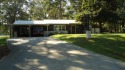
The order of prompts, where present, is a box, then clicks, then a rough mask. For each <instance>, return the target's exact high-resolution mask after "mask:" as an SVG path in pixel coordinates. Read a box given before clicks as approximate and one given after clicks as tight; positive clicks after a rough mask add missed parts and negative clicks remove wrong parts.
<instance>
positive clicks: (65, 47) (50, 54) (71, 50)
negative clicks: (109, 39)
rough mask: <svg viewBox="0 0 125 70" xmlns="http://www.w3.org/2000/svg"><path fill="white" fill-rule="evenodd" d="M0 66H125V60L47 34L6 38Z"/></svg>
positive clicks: (62, 69)
mask: <svg viewBox="0 0 125 70" xmlns="http://www.w3.org/2000/svg"><path fill="white" fill-rule="evenodd" d="M8 44H9V47H11V50H12V51H11V53H10V54H9V55H8V56H7V57H6V58H5V59H4V60H2V61H1V62H0V70H125V63H124V62H121V61H118V60H115V59H112V58H109V57H105V56H102V55H99V54H95V53H92V52H90V51H87V50H85V49H83V48H80V47H78V46H75V45H72V44H69V43H66V42H64V41H60V40H56V39H53V38H49V37H44V38H42V37H37V38H35V37H34V38H12V39H8Z"/></svg>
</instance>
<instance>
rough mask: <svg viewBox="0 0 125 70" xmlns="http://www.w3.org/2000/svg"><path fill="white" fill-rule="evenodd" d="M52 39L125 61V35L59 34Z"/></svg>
mask: <svg viewBox="0 0 125 70" xmlns="http://www.w3.org/2000/svg"><path fill="white" fill-rule="evenodd" d="M52 37H54V38H57V39H61V40H64V41H67V42H69V43H72V44H75V45H78V46H80V47H82V48H85V49H87V50H90V51H93V52H96V53H99V54H103V55H106V56H109V57H112V58H115V59H118V60H122V61H125V34H92V38H91V39H87V38H86V37H85V34H60V35H53V36H52Z"/></svg>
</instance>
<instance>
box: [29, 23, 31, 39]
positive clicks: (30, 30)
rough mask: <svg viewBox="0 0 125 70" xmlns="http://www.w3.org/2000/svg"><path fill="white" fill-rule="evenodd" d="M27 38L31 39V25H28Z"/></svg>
mask: <svg viewBox="0 0 125 70" xmlns="http://www.w3.org/2000/svg"><path fill="white" fill-rule="evenodd" d="M29 37H31V25H29Z"/></svg>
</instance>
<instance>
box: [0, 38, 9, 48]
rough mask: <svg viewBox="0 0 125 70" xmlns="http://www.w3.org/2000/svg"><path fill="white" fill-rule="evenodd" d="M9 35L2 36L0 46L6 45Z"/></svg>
mask: <svg viewBox="0 0 125 70" xmlns="http://www.w3.org/2000/svg"><path fill="white" fill-rule="evenodd" d="M8 38H9V36H0V46H6V40H7V39H8Z"/></svg>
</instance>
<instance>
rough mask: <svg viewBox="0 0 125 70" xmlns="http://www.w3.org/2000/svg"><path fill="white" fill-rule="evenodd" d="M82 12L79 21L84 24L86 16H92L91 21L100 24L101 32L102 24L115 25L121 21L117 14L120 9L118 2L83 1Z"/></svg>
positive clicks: (110, 0)
mask: <svg viewBox="0 0 125 70" xmlns="http://www.w3.org/2000/svg"><path fill="white" fill-rule="evenodd" d="M81 8H82V12H81V13H80V15H78V16H77V20H79V18H82V19H81V20H80V21H82V22H83V20H84V19H83V17H84V15H85V14H90V17H91V19H90V20H91V21H93V22H98V23H99V26H100V32H102V24H104V23H106V22H108V23H114V22H115V21H117V20H119V16H118V14H117V13H116V11H117V9H118V8H119V4H118V2H117V0H83V3H82V7H81Z"/></svg>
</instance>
